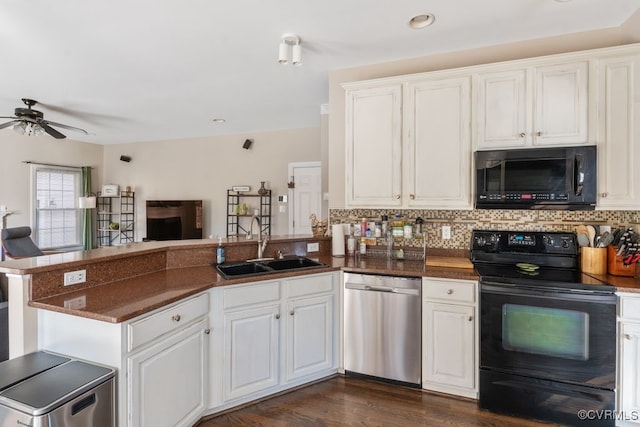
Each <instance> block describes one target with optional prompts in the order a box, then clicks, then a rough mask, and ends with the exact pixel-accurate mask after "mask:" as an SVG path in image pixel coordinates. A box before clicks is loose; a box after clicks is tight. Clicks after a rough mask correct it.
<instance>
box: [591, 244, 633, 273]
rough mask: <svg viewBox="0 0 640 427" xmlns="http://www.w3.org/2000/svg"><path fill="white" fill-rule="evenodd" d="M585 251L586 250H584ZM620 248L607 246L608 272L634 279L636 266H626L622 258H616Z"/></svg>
mask: <svg viewBox="0 0 640 427" xmlns="http://www.w3.org/2000/svg"><path fill="white" fill-rule="evenodd" d="M583 249H584V248H583ZM617 250H618V248H616V247H615V246H613V245H610V246H607V258H608V262H607V271H608V272H609V274H612V275H614V276H628V277H632V276H633V275H634V274H635V271H636V266H635V265H633V264H632V265H624V263H623V262H622V259H623V258H622V257H621V256H616V252H617Z"/></svg>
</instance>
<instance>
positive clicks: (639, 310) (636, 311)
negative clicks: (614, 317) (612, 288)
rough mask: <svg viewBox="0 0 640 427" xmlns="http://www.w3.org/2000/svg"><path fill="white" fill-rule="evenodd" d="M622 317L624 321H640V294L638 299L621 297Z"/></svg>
mask: <svg viewBox="0 0 640 427" xmlns="http://www.w3.org/2000/svg"><path fill="white" fill-rule="evenodd" d="M619 302H620V304H619V307H620V308H619V310H620V313H619V315H620V317H622V318H623V319H640V294H639V295H638V297H637V298H636V297H628V296H620V297H619Z"/></svg>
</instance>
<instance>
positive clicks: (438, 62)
mask: <svg viewBox="0 0 640 427" xmlns="http://www.w3.org/2000/svg"><path fill="white" fill-rule="evenodd" d="M638 21H640V15H639V14H638V13H636V15H634V17H633V18H631V19H630V20H629V21H628V22H627V23H626V24H625V25H624V26H623V27H620V28H615V29H608V30H599V31H592V32H585V33H579V34H571V35H566V36H560V37H551V38H545V39H538V40H528V41H523V42H518V43H510V44H504V45H499V46H490V47H485V48H480V49H473V50H466V51H459V52H451V53H443V54H437V55H431V56H425V57H420V58H413V59H407V60H402V61H396V62H390V63H384V64H374V65H368V66H362V67H357V68H350V69H343V70H336V71H331V72H330V73H329V111H330V116H329V131H328V132H329V193H330V199H329V207H330V208H334V209H339V208H343V207H344V206H345V175H344V173H345V145H344V139H345V128H344V116H345V102H344V101H345V100H344V90H343V89H342V87H341V86H340V85H341V84H342V83H345V82H352V81H358V80H367V79H374V78H381V77H390V76H397V75H403V74H412V73H419V72H425V71H434V70H441V69H448V68H457V67H463V66H471V65H479V64H485V63H491V62H499V61H506V60H514V59H523V58H529V57H535V56H542V55H550V54H556V53H565V52H572V51H579V50H587V49H595V48H601V47H609V46H616V45H620V44H626V43H631V42H635V41H640V30H638V27H640V23H639V22H638ZM634 23H635V25H634ZM623 34H624V39H623Z"/></svg>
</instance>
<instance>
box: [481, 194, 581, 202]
mask: <svg viewBox="0 0 640 427" xmlns="http://www.w3.org/2000/svg"><path fill="white" fill-rule="evenodd" d="M479 198H480V200H485V201H491V202H502V201H509V202H513V201H523V202H535V201H550V202H566V201H567V200H569V195H568V194H567V193H485V194H480V196H479Z"/></svg>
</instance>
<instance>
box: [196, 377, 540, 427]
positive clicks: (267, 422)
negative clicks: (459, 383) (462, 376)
mask: <svg viewBox="0 0 640 427" xmlns="http://www.w3.org/2000/svg"><path fill="white" fill-rule="evenodd" d="M542 425H544V426H547V427H548V426H549V424H542V423H538V422H534V421H529V420H523V419H520V418H513V417H508V416H504V415H496V414H492V413H490V412H486V411H482V410H480V409H478V407H477V404H476V402H475V401H471V400H466V399H458V398H453V397H448V396H444V395H439V394H432V393H425V392H422V391H420V390H415V389H410V388H405V387H399V386H392V385H388V384H383V383H378V382H373V381H366V380H362V379H357V378H351V377H343V376H337V377H334V378H331V379H328V380H326V381H322V382H319V383H316V384H312V385H310V386H307V387H304V388H300V389H297V390H295V391H292V392H290V393H286V394H282V395H279V396H276V397H273V398H269V399H267V400H264V401H261V402H258V403H255V404H252V405H250V406H247V407H244V408H242V409H238V410H234V411H231V412H227V413H224V414H222V415H219V416H216V417H213V418H208V419H203V420H202V421H201V422H200V423H199V424H197V426H198V427H214V426H277V427H279V426H282V427H285V426H287V427H289V426H390V427H391V426H398V427H400V426H402V427H407V426H451V427H492V426H496V427H498V426H500V427H501V426H513V427H516V426H517V427H527V426H542Z"/></svg>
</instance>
